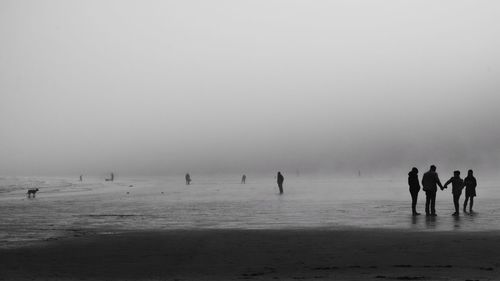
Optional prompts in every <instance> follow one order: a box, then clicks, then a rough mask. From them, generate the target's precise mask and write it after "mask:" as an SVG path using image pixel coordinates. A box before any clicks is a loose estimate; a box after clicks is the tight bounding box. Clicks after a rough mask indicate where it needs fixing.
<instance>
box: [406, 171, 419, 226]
mask: <svg viewBox="0 0 500 281" xmlns="http://www.w3.org/2000/svg"><path fill="white" fill-rule="evenodd" d="M408 186H409V187H410V194H411V211H412V214H413V215H414V216H418V215H420V213H418V212H417V199H418V192H419V191H420V182H419V181H418V169H417V168H415V167H413V169H411V171H410V172H409V173H408Z"/></svg>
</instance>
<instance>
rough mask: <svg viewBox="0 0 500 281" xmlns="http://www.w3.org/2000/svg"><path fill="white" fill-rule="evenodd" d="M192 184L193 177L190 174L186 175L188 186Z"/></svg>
mask: <svg viewBox="0 0 500 281" xmlns="http://www.w3.org/2000/svg"><path fill="white" fill-rule="evenodd" d="M190 184H191V176H190V175H189V173H187V174H186V185H190Z"/></svg>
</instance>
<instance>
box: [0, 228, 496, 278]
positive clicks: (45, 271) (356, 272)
mask: <svg viewBox="0 0 500 281" xmlns="http://www.w3.org/2000/svg"><path fill="white" fill-rule="evenodd" d="M499 234H500V233H498V232H410V231H395V230H374V229H371V230H369V229H359V230H358V229H350V230H322V229H306V230H195V231H187V230H178V231H148V232H131V233H122V234H112V235H92V236H86V237H78V238H66V239H61V240H58V241H48V242H45V243H42V244H40V245H37V246H33V247H24V248H17V249H2V250H0V268H1V270H0V280H176V279H177V280H193V279H194V280H207V279H209V280H276V279H281V280H283V279H285V280H298V279H306V280H312V279H314V280H332V279H336V280H498V279H500V235H499Z"/></svg>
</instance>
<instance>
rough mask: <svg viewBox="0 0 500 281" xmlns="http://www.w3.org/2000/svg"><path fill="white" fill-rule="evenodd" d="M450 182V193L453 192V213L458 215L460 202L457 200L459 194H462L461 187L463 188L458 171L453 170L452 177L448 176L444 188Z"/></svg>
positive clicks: (462, 181)
mask: <svg viewBox="0 0 500 281" xmlns="http://www.w3.org/2000/svg"><path fill="white" fill-rule="evenodd" d="M450 183H451V187H452V189H451V193H452V194H453V204H454V205H455V213H453V215H454V216H458V215H460V213H459V210H460V203H459V202H458V201H459V199H460V195H462V189H463V188H464V180H463V179H462V178H460V171H454V172H453V177H452V178H450V179H449V180H448V181H447V182H446V183H445V184H444V188H448V185H449V184H450Z"/></svg>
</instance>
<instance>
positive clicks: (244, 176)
mask: <svg viewBox="0 0 500 281" xmlns="http://www.w3.org/2000/svg"><path fill="white" fill-rule="evenodd" d="M246 181H247V175H243V176H241V183H242V184H245V183H246Z"/></svg>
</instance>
